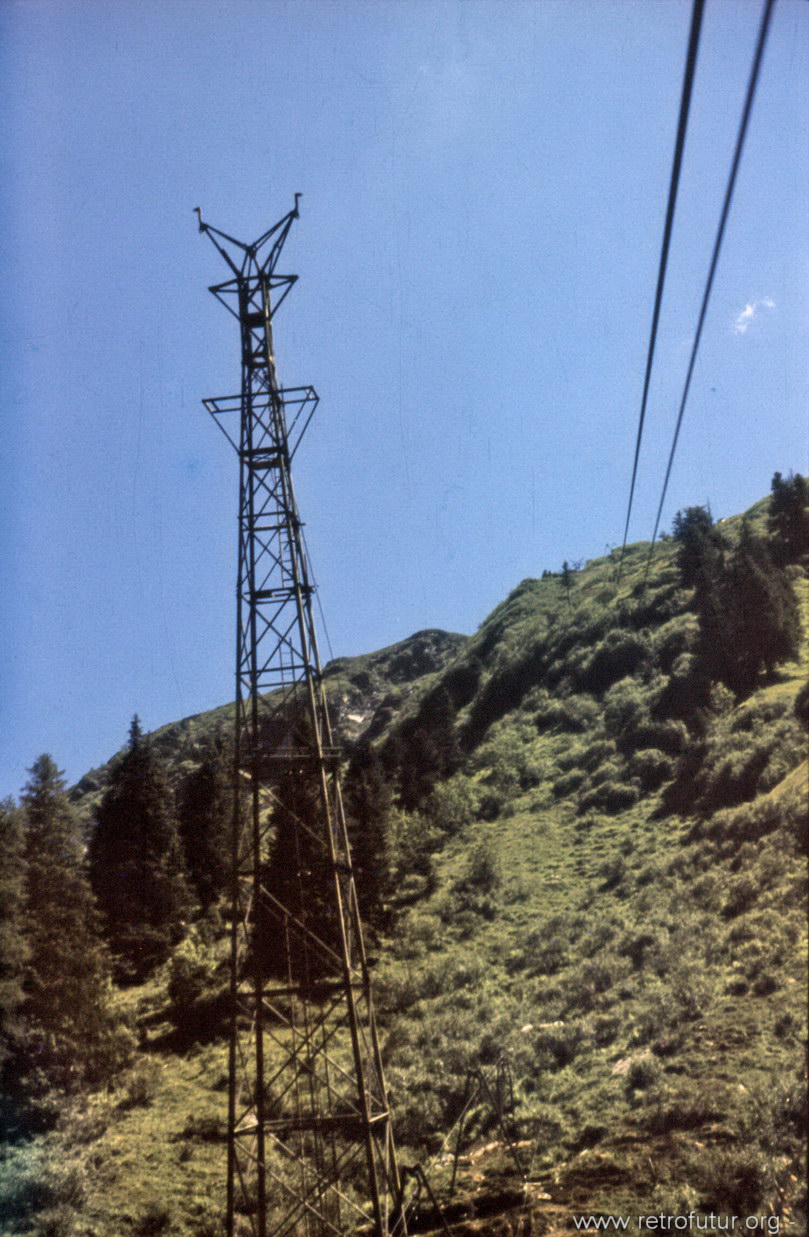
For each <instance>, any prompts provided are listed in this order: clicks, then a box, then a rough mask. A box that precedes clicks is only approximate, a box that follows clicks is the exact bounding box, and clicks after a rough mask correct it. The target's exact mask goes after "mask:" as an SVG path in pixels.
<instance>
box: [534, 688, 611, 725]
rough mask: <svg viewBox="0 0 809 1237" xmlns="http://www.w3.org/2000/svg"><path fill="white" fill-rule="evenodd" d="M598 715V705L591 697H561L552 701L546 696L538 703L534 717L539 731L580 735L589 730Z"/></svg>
mask: <svg viewBox="0 0 809 1237" xmlns="http://www.w3.org/2000/svg"><path fill="white" fill-rule="evenodd" d="M598 715H599V708H598V705H597V704H596V702H595V700H593V698H592V697H591V696H562V697H559V698H556V699H554V698H552V697H550V696H548V695H547V694H546V696H545V698H544V699H542V700H540V702H539V703H538V707H537V711H536V713H535V715H534V716H535V721H536V725H537V729H538V730H540V731H544V730H561V731H564V732H568V733H570V734H582V733H584V731H586V730H589V729H590V727H591V726H592V724H593V723H594V722H595V720H596V719H597V717H598Z"/></svg>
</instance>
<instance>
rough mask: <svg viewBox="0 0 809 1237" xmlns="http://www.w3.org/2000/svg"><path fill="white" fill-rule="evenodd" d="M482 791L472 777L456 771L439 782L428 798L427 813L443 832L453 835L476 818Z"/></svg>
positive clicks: (433, 823) (434, 824) (432, 822)
mask: <svg viewBox="0 0 809 1237" xmlns="http://www.w3.org/2000/svg"><path fill="white" fill-rule="evenodd" d="M479 799H480V792H479V791H478V789H477V787H476V785H475V783H474V782H473V781H472V780H471V778H469V777H466V776H465V774H463V773H456V775H455V776H454V777H451V778H450V779H449V780H448V781H445V782H439V783H438V785H437V786H436V787H435V789H434V790H433V792H432V794H431V795H430V797H429V799H428V800H427V806H426V809H425V810H426V815H427V816H428V817H429V820H430V823H431V824H432V825H433V826H434V827H435V828H436V829H438V830H440V832H441V833H444V834H447V835H449V836H453V835H454V834H456V833H459V832H460V831H461V829H464V828H466V826H467V825H470V824H471V823H472V821H473V820H474V819H475V816H476V814H477V811H478V805H479Z"/></svg>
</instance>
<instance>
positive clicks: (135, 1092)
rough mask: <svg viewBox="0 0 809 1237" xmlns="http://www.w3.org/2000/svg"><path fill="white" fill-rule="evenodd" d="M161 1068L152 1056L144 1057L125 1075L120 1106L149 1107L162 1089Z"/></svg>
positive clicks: (125, 1107)
mask: <svg viewBox="0 0 809 1237" xmlns="http://www.w3.org/2000/svg"><path fill="white" fill-rule="evenodd" d="M161 1073H162V1071H161V1068H160V1064H159V1062H158V1061H155V1060H154V1059H153V1058H152V1057H142V1058H141V1060H140V1061H138V1062H137V1063H136V1064H135V1065H133V1066H132V1068H131V1069H130V1070H128V1071H127V1073H126V1074H125V1075H124V1077H123V1079H122V1085H121V1092H122V1094H121V1098H120V1099H119V1101H118V1107H119V1108H122V1109H129V1108H148V1107H149V1105H150V1104H151V1103H153V1101H154V1100H155V1099H156V1097H157V1094H158V1092H159V1091H160V1082H161Z"/></svg>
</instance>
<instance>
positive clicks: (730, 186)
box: [643, 0, 775, 584]
mask: <svg viewBox="0 0 809 1237" xmlns="http://www.w3.org/2000/svg"><path fill="white" fill-rule="evenodd" d="M774 7H775V0H764V9H763V11H762V15H761V24H760V27H759V32H758V41H757V43H756V50H755V54H754V56H753V63H752V66H751V68H750V77H749V79H748V82H747V94H746V96H745V101H744V110H743V111H742V118H741V122H740V124H739V133H738V136H737V138H736V149H735V151H734V154H733V162H732V164H731V168H730V175H729V177H728V183H727V187H726V189H725V200H724V202H723V204H722V214H721V216H720V219H719V228H718V229H717V233H716V240H715V241H714V247H713V255H712V257H711V265H710V269H709V271H708V278H707V280H706V282H705V291H704V293H703V296H702V306H701V308H700V311H699V320H698V322H697V330H696V334H695V335H694V343H693V345H692V348H691V357H690V359H689V362H688V372H687V374H686V379H685V386H684V388H683V394H682V399H681V400H680V410H679V412H678V414H677V424H676V425H675V428H674V438H673V440H672V443H671V451H670V452H669V460H668V465H667V466H666V476H665V479H664V481H663V492H662V493H661V495H660V504H659V506H658V508H657V518H656V519H655V526H654V532H653V533H652V543H651V545H650V546H649V554H648V557H647V559H646V570H645V572H644V577H643V582H644V584H645V583H646V581H647V580H648V578H649V568H650V567H651V563H652V553H653V551H654V547H655V542H656V540H657V532H658V529H659V528H660V517H661V515H662V513H663V504H664V502H665V501H666V492H667V490H668V485H669V478H670V477H671V469H672V465H673V463H674V455H675V452H676V450H677V441H678V439H679V436H680V427H681V426H682V423H683V413H684V412H685V405H686V403H687V401H688V392H689V390H690V387H691V377H692V375H693V373H694V365H695V363H696V359H697V353H698V351H699V344H700V339H701V338H702V328H703V326H704V324H705V315H706V312H707V309H708V301H709V300H710V297H711V289H712V288H713V281H714V275H715V274H716V267H717V264H718V262H719V251H720V250H721V248H722V240H723V238H724V235H725V225H726V223H727V221H728V215H729V214H730V204H731V201H732V199H733V191H734V189H735V187H736V176H737V173H738V171H739V164H740V163H741V158H742V150H743V149H744V142H745V138H746V136H747V126H748V122H749V120H750V113H751V112H752V110H753V99H754V98H755V93H756V86H757V85H758V78H759V70H760V69H761V62H762V59H763V57H764V46H765V44H766V42H767V32H768V30H769V27H770V18H771V16H772V11H773V8H774Z"/></svg>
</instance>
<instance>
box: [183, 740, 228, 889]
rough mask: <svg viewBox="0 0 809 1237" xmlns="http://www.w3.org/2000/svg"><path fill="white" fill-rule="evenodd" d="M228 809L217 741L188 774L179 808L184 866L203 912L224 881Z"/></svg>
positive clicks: (222, 753)
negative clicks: (197, 766)
mask: <svg viewBox="0 0 809 1237" xmlns="http://www.w3.org/2000/svg"><path fill="white" fill-rule="evenodd" d="M232 811H233V794H232V790H231V786H230V777H229V770H228V765H227V760H226V755H225V748H224V745H223V744H222V742H221V741H219V742H217V743H214V744H213V745H212V746H211V747H210V748H209V750H208V751H207V752H206V753H205V755H204V757H203V760H202V763H201V764H200V766H199V768H198V769H196V770H195V771H194V772H193V773H192V774H191V776H190V777H189V778H188V780H187V782H186V784H185V789H184V792H183V796H182V801H181V804H180V811H179V828H180V838H181V841H182V844H183V852H184V855H185V862H186V867H187V870H188V875H189V878H190V880H191V883H192V884H193V886H194V890H195V892H196V895H197V898H198V899H199V904H200V907H201V908H202V910H203V912H204V911H207V910H208V908H209V907H210V906H212V905H213V903H214V902H215V901H216V899H217V898H218V897H219V896H220V895H221V894H222V893H223V892H224V890H225V888H226V885H227V878H228V872H229V871H230V829H231V814H232Z"/></svg>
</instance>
